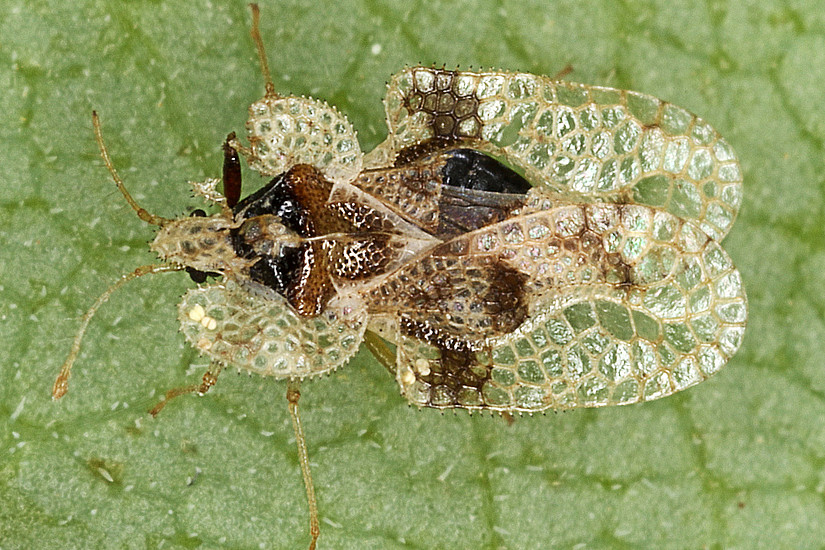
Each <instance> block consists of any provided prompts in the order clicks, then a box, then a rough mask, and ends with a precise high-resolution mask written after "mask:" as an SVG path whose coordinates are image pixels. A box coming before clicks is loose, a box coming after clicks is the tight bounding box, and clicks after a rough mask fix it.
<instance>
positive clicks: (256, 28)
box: [249, 4, 278, 97]
mask: <svg viewBox="0 0 825 550" xmlns="http://www.w3.org/2000/svg"><path fill="white" fill-rule="evenodd" d="M249 7H250V9H252V28H251V29H250V30H249V34H251V35H252V40H253V42H255V49H256V50H258V60H259V61H260V62H261V72H262V73H263V75H264V82H265V86H266V96H267V97H277V96H278V94H276V93H275V85H274V84H273V83H272V76H271V75H270V73H269V62H268V61H267V60H266V48H264V41H263V38H261V24H260V23H261V10H260V8H258V4H249Z"/></svg>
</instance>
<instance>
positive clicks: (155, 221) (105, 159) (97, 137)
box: [92, 111, 172, 226]
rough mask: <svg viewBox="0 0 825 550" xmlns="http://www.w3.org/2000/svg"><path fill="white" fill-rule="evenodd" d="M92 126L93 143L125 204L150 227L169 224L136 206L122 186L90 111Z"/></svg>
mask: <svg viewBox="0 0 825 550" xmlns="http://www.w3.org/2000/svg"><path fill="white" fill-rule="evenodd" d="M92 126H94V129H95V141H96V142H97V146H98V148H99V149H100V155H101V156H102V157H103V162H104V163H105V164H106V168H108V169H109V174H111V175H112V179H113V180H114V181H115V185H117V188H118V189H119V190H120V192H121V193H122V194H123V196H124V198H125V199H126V202H128V203H129V206H131V207H132V209H133V210H134V211H135V212H137V215H138V217H139V218H140V219H141V220H143V221H145V222H146V223H151V224H152V225H159V226H162V225H165V224H167V223H169V222H171V221H172V220H170V219H167V218H161V217H160V216H155V215H154V214H150V213H149V212H148V211H147V210H146V209H144V208H142V207H141V206H140V205H138V203H137V201H135V199H133V198H132V195H130V194H129V192H128V191H127V190H126V186H125V185H123V180H121V179H120V176H118V175H117V171H116V170H115V167H114V165H113V164H112V160H111V159H110V158H109V151H108V150H107V149H106V144H105V143H103V134H102V133H101V132H100V118H99V117H98V116H97V111H92Z"/></svg>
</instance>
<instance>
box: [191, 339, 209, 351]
mask: <svg viewBox="0 0 825 550" xmlns="http://www.w3.org/2000/svg"><path fill="white" fill-rule="evenodd" d="M195 346H196V347H197V348H198V349H199V350H201V351H209V350H210V349H211V348H212V340H209V339H207V338H201V339H200V340H198V343H197V344H195Z"/></svg>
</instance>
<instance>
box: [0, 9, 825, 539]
mask: <svg viewBox="0 0 825 550" xmlns="http://www.w3.org/2000/svg"><path fill="white" fill-rule="evenodd" d="M794 4H795V6H796V7H794V8H791V7H790V5H789V4H788V3H787V2H781V1H779V0H771V1H767V2H758V3H757V2H750V3H744V2H742V3H735V2H728V3H718V2H706V3H694V2H687V1H667V0H659V1H658V2H654V1H649V2H623V3H615V2H610V1H607V0H599V1H594V2H580V1H576V0H565V1H560V2H552V3H548V2H543V1H532V2H519V3H515V2H512V3H506V2H492V1H487V0H483V1H479V2H460V3H459V2H456V3H447V2H439V3H430V2H423V1H414V2H413V1H410V2H398V3H387V2H374V1H373V2H368V1H358V0H342V1H339V2H334V3H332V2H330V3H328V4H327V5H325V6H324V7H320V6H316V5H314V4H309V3H302V2H279V3H271V4H270V3H265V4H264V5H263V6H262V14H263V32H264V37H265V40H266V42H267V49H268V52H269V57H270V64H271V67H272V69H273V73H274V75H275V84H276V86H277V88H278V89H279V90H280V91H283V92H288V93H294V94H307V95H313V96H315V97H319V98H322V99H325V100H327V101H329V102H330V103H331V104H334V105H336V106H338V107H339V109H341V111H342V112H344V113H346V114H347V115H348V116H349V117H350V120H351V121H352V122H353V124H354V125H355V127H356V128H357V129H358V130H359V137H360V140H361V143H362V145H363V146H364V147H365V148H366V149H370V148H372V147H373V146H375V145H376V144H377V143H379V142H380V141H381V140H382V139H383V137H384V135H385V130H384V123H383V110H382V108H381V103H380V100H381V98H382V97H383V94H384V82H385V81H386V80H387V78H388V77H389V75H390V74H392V73H393V72H394V71H396V70H398V69H399V68H400V67H403V66H404V65H409V64H415V63H418V62H421V63H437V64H439V65H441V64H446V65H447V66H448V67H454V66H457V65H460V66H461V67H468V66H473V67H501V68H506V69H513V70H516V69H519V70H525V71H529V72H534V73H539V74H550V75H552V74H555V73H557V72H558V71H560V70H561V69H562V68H564V67H565V65H567V64H568V63H569V64H571V65H572V66H573V69H574V71H573V73H572V74H571V75H570V76H568V77H567V78H569V79H571V80H575V81H581V82H586V83H589V84H600V85H608V86H617V87H621V88H627V89H632V90H637V91H640V92H644V93H649V94H652V95H655V96H658V97H661V98H663V99H666V100H669V101H672V102H673V103H675V104H677V105H680V106H683V107H685V108H687V109H689V110H691V111H693V112H696V113H697V114H699V115H700V116H702V117H703V118H705V119H706V120H708V121H709V122H710V123H711V124H713V125H714V127H715V128H717V129H718V130H719V131H720V132H721V134H722V135H723V136H725V138H726V139H727V140H728V141H729V142H730V143H731V144H732V145H733V147H734V148H735V149H736V151H737V153H738V155H739V157H740V159H741V161H742V166H743V169H744V173H745V189H746V191H745V193H746V194H745V198H744V205H743V209H742V213H741V215H740V218H739V220H737V223H736V224H735V225H734V227H733V230H732V231H731V233H730V236H729V237H728V238H727V239H726V240H725V242H724V247H725V249H726V250H727V251H728V252H729V253H730V255H731V256H732V258H733V259H734V261H735V262H736V264H737V266H738V267H739V269H740V270H741V273H742V277H743V279H744V281H745V285H746V288H747V289H748V292H749V297H750V319H751V321H750V326H749V328H748V331H747V333H746V337H745V342H744V345H743V347H742V349H740V351H739V352H738V354H737V355H736V356H735V357H734V358H733V360H732V361H731V362H730V364H729V365H728V366H727V368H726V369H724V370H723V371H722V372H721V373H719V374H718V375H717V376H716V377H714V378H713V379H712V380H710V381H708V382H706V383H704V384H701V385H699V386H698V387H696V388H693V389H690V390H688V391H685V392H683V393H680V394H678V395H676V396H674V397H671V398H668V399H664V400H661V401H657V402H653V403H649V404H645V405H637V406H632V407H625V408H608V409H601V410H582V411H574V412H569V413H566V414H559V415H553V414H549V415H547V416H537V417H534V418H529V417H523V418H516V421H515V423H514V424H513V425H511V426H510V425H507V423H506V422H505V421H503V420H502V419H500V418H499V417H490V416H483V415H475V416H472V417H470V416H468V415H467V414H465V413H458V414H456V415H453V414H446V415H441V414H439V413H438V412H435V411H421V412H419V411H416V410H413V409H410V408H408V407H407V405H406V404H405V402H404V400H403V399H402V398H401V397H400V396H399V395H398V388H397V385H396V383H395V381H394V380H393V379H392V378H391V377H390V376H388V375H387V373H386V371H385V370H384V369H383V368H382V367H380V366H379V365H378V364H377V363H376V362H375V361H374V360H372V359H371V358H370V357H369V355H368V354H367V353H365V352H362V353H361V354H360V355H358V356H357V357H356V359H355V360H354V361H352V362H351V363H350V365H348V366H347V367H346V368H344V369H341V370H340V371H339V372H337V373H335V374H333V375H332V376H330V377H329V378H325V379H322V380H319V381H317V382H313V383H310V384H306V385H305V386H304V392H303V397H302V401H301V405H302V408H303V421H304V427H305V430H306V435H307V438H308V445H309V454H310V460H311V463H312V468H313V474H314V477H315V484H316V489H317V492H318V500H319V509H320V515H321V531H322V534H321V539H320V541H319V545H320V547H321V548H401V547H413V548H435V547H441V548H529V547H565V548H566V547H574V546H586V547H595V548H607V547H625V548H631V547H658V548H666V547H672V548H681V547H708V548H728V547H739V548H757V547H767V548H776V547H795V548H802V547H819V546H820V545H821V541H822V540H825V506H823V498H822V493H823V487H825V475H823V471H825V470H823V467H822V465H823V461H824V460H825V424H824V423H823V422H822V418H823V414H825V368H823V364H825V361H823V359H825V319H823V315H824V314H825V292H823V289H825V252H823V244H824V243H825V235H824V234H823V228H824V227H825V219H823V217H824V213H825V208H824V207H823V197H825V186H824V184H823V178H825V163H824V160H823V159H825V154H824V153H825V151H823V144H824V143H825V109H823V108H822V101H821V100H820V98H821V97H822V90H823V89H825V38H823V37H822V35H821V33H820V32H818V31H819V30H820V29H821V28H822V27H823V24H824V23H825V21H823V16H822V11H821V9H820V6H819V4H818V3H816V2H814V1H813V0H802V1H800V2H796V3H794ZM249 21H250V15H249V11H248V9H247V8H246V6H245V5H244V4H243V3H233V4H232V5H230V6H227V5H226V4H225V3H222V2H203V1H189V2H182V1H181V2H129V3H125V2H109V1H102V0H101V1H97V2H95V1H88V2H80V3H78V2H72V3H69V2H58V1H56V0H51V1H49V0H40V1H34V2H27V1H23V0H7V1H5V2H3V3H2V5H0V59H1V60H2V63H0V89H2V90H3V93H2V94H0V106H2V108H0V142H2V148H0V183H2V185H0V255H2V258H0V334H2V338H0V419H2V420H0V425H2V430H0V442H1V443H2V445H0V453H2V456H3V458H2V460H0V547H2V548H3V549H7V548H32V547H37V548H69V547H75V548H105V547H112V548H124V547H147V548H154V547H164V548H197V547H202V548H215V547H233V548H235V547H237V548H240V547H244V548H253V547H255V548H257V547H279V548H287V547H289V548H294V547H302V546H304V545H306V544H307V543H308V541H309V537H308V534H307V531H308V516H307V510H306V500H305V496H304V488H303V484H302V481H301V477H300V473H299V469H298V463H297V453H296V450H295V445H294V441H293V435H292V430H291V427H290V425H289V417H288V414H287V411H286V400H285V391H286V388H285V385H284V384H282V383H278V382H275V381H273V380H268V379H260V378H257V377H256V378H248V377H246V376H244V377H236V376H233V375H232V374H231V372H228V373H224V374H223V375H222V376H221V379H220V380H219V383H218V385H217V386H216V387H215V388H214V389H213V390H212V391H211V392H210V393H209V394H208V395H207V396H205V397H203V398H195V397H190V396H187V397H183V398H180V399H178V400H176V401H174V402H172V404H170V405H169V406H168V407H167V408H166V409H165V410H164V411H163V413H162V414H161V415H160V416H159V417H158V418H157V419H154V420H153V419H151V418H149V417H148V416H147V415H146V413H145V411H146V409H148V408H149V407H151V406H152V405H153V404H154V403H155V402H156V401H157V400H158V399H159V397H160V396H161V395H162V392H164V391H165V390H167V389H169V388H172V387H176V386H182V385H186V384H190V383H193V382H195V381H197V380H199V378H200V375H201V374H202V372H203V371H204V370H205V368H206V366H207V365H206V363H205V361H204V360H203V359H201V358H199V357H198V356H197V354H196V353H195V352H194V351H192V350H191V349H189V348H188V347H187V346H185V345H184V342H183V338H182V336H181V335H180V334H178V333H177V323H176V321H175V305H176V303H177V301H178V299H179V296H180V295H181V294H182V293H183V292H184V291H185V289H186V288H188V287H189V286H191V283H190V282H189V281H188V279H187V277H186V276H185V275H184V274H168V275H157V276H154V277H151V278H146V279H141V280H138V281H135V282H132V283H130V284H129V285H128V286H127V287H126V288H125V289H124V290H122V291H120V292H119V294H117V295H116V296H115V297H113V299H112V300H111V301H110V302H109V303H108V304H106V305H105V306H104V307H103V308H102V309H101V310H100V313H99V315H98V317H96V318H95V320H94V321H93V322H92V325H91V327H90V329H89V332H88V334H87V337H86V341H85V345H84V348H83V351H82V352H81V354H80V357H79V359H78V361H77V364H76V368H75V372H74V376H73V377H72V386H71V388H70V391H69V394H68V395H67V396H66V397H64V398H63V399H62V400H60V401H59V402H52V401H51V399H50V398H49V394H50V391H51V385H52V383H53V380H54V377H55V375H56V374H57V372H58V369H59V367H60V364H61V363H62V361H63V359H64V358H65V356H66V355H67V353H68V350H69V347H70V344H71V338H72V336H73V334H74V332H75V331H76V329H77V328H78V325H79V316H80V315H81V314H82V312H83V311H84V310H85V309H86V308H87V307H88V306H89V305H91V303H92V302H93V301H94V299H95V297H96V296H97V295H98V294H99V293H100V292H102V291H103V289H105V288H106V287H107V286H108V285H109V284H110V283H112V282H113V281H115V280H117V278H118V276H119V275H120V274H122V273H125V272H128V271H131V270H133V269H134V268H135V267H137V266H138V265H141V264H145V263H151V262H152V261H153V258H152V255H151V254H150V253H149V252H148V249H147V246H146V243H147V241H148V240H149V239H150V238H151V236H152V232H151V229H149V228H148V227H147V226H146V225H145V224H144V223H142V222H140V221H139V220H138V219H137V217H136V216H134V214H133V213H132V212H131V210H130V209H129V208H128V206H127V205H126V204H125V203H124V201H123V200H122V199H121V197H120V196H119V194H118V193H117V192H116V191H115V189H114V186H113V185H112V183H111V182H110V180H109V178H108V175H107V173H106V171H105V169H104V168H103V167H102V164H101V162H100V161H99V158H98V153H97V150H96V147H95V144H94V141H93V138H92V131H91V121H90V113H91V110H92V109H97V110H98V111H99V113H100V116H101V119H102V122H103V130H104V135H105V137H106V140H107V143H108V145H109V148H110V150H111V153H112V156H113V160H114V163H115V165H116V166H117V167H118V169H119V170H120V172H121V175H122V176H123V177H124V179H125V180H126V183H127V186H128V187H129V188H130V189H131V191H132V192H133V194H134V195H135V196H136V198H137V199H138V201H140V202H141V203H142V204H143V205H144V206H145V207H146V208H147V209H148V210H150V211H151V212H155V213H157V214H159V215H162V216H178V215H181V214H183V213H186V212H188V211H190V210H191V209H192V208H195V207H196V206H198V201H196V200H194V199H192V198H191V197H190V195H189V190H188V188H187V186H186V185H185V182H186V181H187V180H199V179H203V178H205V177H212V176H217V175H218V174H219V171H220V162H221V154H220V145H221V143H222V141H223V139H224V137H225V136H226V134H227V133H228V132H230V131H232V130H235V131H241V130H242V129H243V125H244V122H245V118H246V107H247V105H248V104H249V103H251V102H252V101H253V100H255V99H257V98H258V97H259V95H260V94H261V92H262V81H261V77H260V74H259V70H258V67H257V61H256V58H255V53H254V47H253V44H252V42H251V40H250V38H249V34H248V29H249ZM246 181H247V182H248V184H249V186H250V187H253V186H257V185H260V183H261V180H259V179H258V178H257V177H256V176H254V175H253V174H246Z"/></svg>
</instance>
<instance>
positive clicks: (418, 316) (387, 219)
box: [54, 9, 747, 545]
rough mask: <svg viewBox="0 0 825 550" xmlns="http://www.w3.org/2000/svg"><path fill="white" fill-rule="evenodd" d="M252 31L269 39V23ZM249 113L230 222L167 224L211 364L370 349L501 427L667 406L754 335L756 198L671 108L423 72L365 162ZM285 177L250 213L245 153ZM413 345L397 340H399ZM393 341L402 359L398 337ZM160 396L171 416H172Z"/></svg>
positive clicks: (624, 94) (284, 103) (299, 375)
mask: <svg viewBox="0 0 825 550" xmlns="http://www.w3.org/2000/svg"><path fill="white" fill-rule="evenodd" d="M253 14H254V17H253V36H255V37H256V43H257V44H258V46H259V52H262V51H263V47H262V45H261V42H260V37H259V35H258V31H257V29H258V26H257V10H254V9H253ZM261 60H262V65H263V67H264V73H265V76H266V80H267V93H266V95H265V96H264V97H263V98H262V99H261V100H260V101H258V102H256V103H254V104H253V105H252V106H251V107H250V118H249V121H248V123H247V129H248V140H249V145H248V146H244V145H243V144H242V143H240V142H239V140H237V139H236V138H235V137H234V135H230V137H229V138H228V139H227V143H226V146H225V166H224V187H225V190H226V191H225V192H226V196H223V195H221V194H219V193H218V192H217V191H216V185H217V183H218V182H217V181H216V180H210V181H207V182H205V183H200V184H195V185H194V188H195V191H196V192H197V193H198V194H199V195H201V196H202V197H204V198H206V199H208V200H209V201H211V202H213V203H215V204H217V205H218V206H219V207H220V212H219V213H217V214H214V215H211V216H193V217H189V218H183V219H177V220H168V219H164V218H160V217H158V216H154V215H151V214H149V213H147V212H146V211H145V210H142V209H141V208H140V207H139V206H138V205H137V204H136V203H135V202H134V201H133V200H132V199H131V197H129V195H128V193H126V191H125V189H124V188H123V185H122V183H121V182H120V180H119V178H118V177H117V174H116V173H115V171H114V168H113V167H112V166H111V163H110V162H109V159H108V155H107V154H106V151H105V148H104V147H103V145H102V138H100V130H99V126H98V123H97V119H95V127H96V132H97V136H98V142H99V143H100V145H101V150H102V152H103V155H104V159H105V160H106V163H107V166H109V168H110V171H111V172H112V175H113V177H114V179H115V181H116V182H117V184H118V187H119V188H120V189H121V191H122V192H123V193H124V195H125V196H126V198H127V200H128V201H129V202H130V204H131V205H132V206H133V208H135V209H136V210H137V211H138V214H139V215H140V216H141V218H142V219H144V220H145V221H147V222H149V223H153V224H155V225H158V226H159V227H160V229H159V231H158V234H157V236H156V238H155V240H154V242H153V243H152V245H151V247H152V249H153V250H154V251H155V252H157V253H158V255H159V256H160V257H161V259H162V260H163V261H164V263H163V264H161V265H157V266H146V267H144V268H139V269H138V270H137V271H135V272H134V273H132V274H131V275H129V276H127V277H126V278H125V279H123V280H122V281H121V282H120V283H118V285H116V286H115V287H113V288H111V289H109V290H108V291H107V292H106V293H105V294H104V295H103V296H102V297H101V298H100V299H99V300H98V302H97V303H96V304H95V305H94V306H93V308H92V309H91V310H90V311H89V313H87V315H86V317H85V318H84V321H83V325H82V329H81V331H80V333H79V335H78V338H77V339H76V341H75V345H74V347H73V349H72V353H71V355H70V357H69V359H68V360H67V362H66V364H65V365H64V368H63V370H62V371H61V374H60V376H59V377H58V380H57V382H56V384H55V388H54V396H55V397H60V396H62V395H63V394H64V393H65V391H66V388H67V382H68V375H69V369H70V367H71V364H72V362H73V361H74V359H75V357H76V356H77V353H78V350H79V343H80V338H81V337H82V335H83V332H84V331H85V327H86V324H87V323H88V321H89V319H90V318H91V315H92V314H93V313H94V311H95V310H96V309H97V308H98V307H99V306H100V305H101V304H102V303H103V302H104V301H105V300H106V299H107V298H108V295H109V294H110V293H111V292H112V291H113V290H114V289H115V288H117V287H119V286H120V285H121V284H123V283H124V282H125V281H126V280H129V279H131V278H134V277H136V276H141V275H143V274H147V273H156V272H161V271H170V270H182V269H186V270H188V271H189V272H190V274H191V275H192V276H193V278H195V279H196V280H199V281H202V280H204V278H205V276H206V275H207V274H213V275H216V276H219V277H220V280H219V281H218V282H214V283H210V284H207V285H205V286H199V287H198V288H195V289H192V290H190V291H189V292H187V294H186V295H185V296H184V298H183V301H182V302H181V304H180V307H179V318H180V321H181V324H182V327H183V332H184V334H185V336H186V338H187V340H188V341H189V342H191V343H192V345H193V346H195V347H196V348H197V349H198V350H199V351H200V352H201V353H203V354H205V355H207V356H209V357H210V358H211V359H212V361H213V365H212V367H211V368H210V370H209V371H208V372H207V373H206V374H205V375H204V377H203V381H202V382H201V384H198V385H193V386H189V387H185V388H180V389H176V390H172V391H170V392H169V393H168V394H167V399H169V398H171V397H174V396H176V395H180V394H182V393H186V392H200V393H204V392H205V391H207V390H208V389H209V387H211V385H213V384H214V383H215V379H216V377H217V375H218V373H219V372H220V370H221V368H222V367H223V366H229V365H232V366H235V367H237V368H239V369H244V370H247V371H250V372H256V373H259V374H261V375H265V376H273V377H276V378H281V379H287V380H288V381H289V387H288V398H289V404H290V412H291V413H292V417H293V421H294V426H295V430H296V436H297V439H298V446H299V455H300V458H301V466H302V471H303V474H304V479H305V483H306V487H307V496H308V500H309V502H310V512H311V514H310V515H311V533H312V545H314V544H315V540H316V539H317V536H318V523H317V512H316V509H315V498H314V489H313V487H312V483H311V478H310V475H309V466H308V461H307V458H306V448H305V444H304V439H303V433H302V431H301V426H300V421H299V417H298V414H297V402H298V395H299V392H298V381H300V380H302V379H304V378H306V377H311V376H315V375H319V374H322V373H326V372H329V371H331V370H333V369H335V368H337V367H339V366H341V365H343V364H345V363H346V362H347V361H348V359H349V358H350V357H351V356H352V355H353V354H354V353H355V352H356V350H357V349H358V346H359V344H360V343H361V342H362V341H365V340H366V342H367V344H368V345H370V346H371V347H372V348H373V349H375V350H376V352H380V353H379V355H380V356H381V357H382V358H383V361H384V362H386V363H388V365H387V366H388V368H390V369H391V372H393V374H394V375H395V377H396V379H397V381H398V384H399V386H400V388H401V393H402V395H404V397H405V398H406V399H407V400H408V401H409V402H410V403H412V404H415V405H418V406H426V407H434V408H441V409H445V408H464V409H468V410H470V411H473V410H491V411H499V412H502V413H510V412H516V411H517V412H528V413H532V412H535V411H542V410H546V409H551V408H552V409H556V410H558V409H570V408H577V407H597V406H606V405H622V404H630V403H636V402H640V401H648V400H652V399H657V398H659V397H663V396H666V395H669V394H672V393H674V392H677V391H680V390H682V389H684V388H687V387H689V386H692V385H694V384H697V383H699V382H701V381H703V380H705V379H706V378H707V377H709V376H711V375H712V374H714V373H715V372H717V371H718V370H719V369H720V368H721V367H722V366H723V365H724V364H725V363H726V362H727V360H728V359H729V358H730V357H731V356H732V355H733V353H734V352H735V351H736V349H737V348H738V346H739V344H740V342H741V339H742V335H743V332H744V328H745V321H746V315H747V306H746V298H745V294H744V289H743V286H742V282H741V278H740V275H739V273H738V271H736V269H735V268H734V266H733V264H732V262H731V261H730V258H729V257H728V256H727V254H726V253H725V252H724V250H722V248H721V247H720V246H719V241H721V239H722V238H723V237H724V236H725V235H726V234H727V232H728V230H729V229H730V227H731V225H732V223H733V221H734V219H735V217H736V213H737V210H738V207H739V204H740V201H741V196H742V189H741V184H742V180H741V172H740V169H739V165H738V163H737V161H736V159H735V156H734V155H733V153H732V151H731V149H730V147H729V146H728V144H727V143H726V142H725V141H724V140H723V139H722V138H721V137H720V136H719V135H718V134H717V133H716V132H715V130H713V129H712V128H711V127H710V126H708V125H707V124H706V123H705V122H704V121H703V120H701V119H699V118H697V117H695V116H693V115H691V114H689V113H687V112H686V111H684V110H683V109H680V108H678V107H675V106H673V105H671V104H669V103H666V102H663V101H661V100H658V99H656V98H653V97H650V96H647V95H643V94H638V93H635V92H628V91H623V90H615V89H610V88H600V87H594V86H585V85H580V84H572V83H568V82H563V81H557V80H552V79H549V78H546V77H541V76H535V75H531V74H525V73H509V72H478V73H475V72H466V71H448V70H443V69H433V68H426V67H415V68H410V69H406V70H404V71H402V72H401V73H399V74H397V75H395V76H394V77H393V78H392V80H391V82H390V83H389V85H388V93H387V98H386V100H385V105H386V111H387V120H388V125H389V137H388V138H387V140H386V141H385V142H384V143H383V144H381V145H380V146H379V147H377V148H376V149H375V150H374V151H372V152H371V153H369V154H366V155H364V154H363V153H362V152H361V149H360V147H359V145H358V141H357V138H356V135H355V132H354V130H353V129H352V126H351V125H350V124H349V122H348V121H347V119H346V117H344V116H343V115H342V114H340V113H339V112H338V111H337V110H336V109H335V108H333V107H330V106H328V105H327V104H325V103H323V102H321V101H318V100H315V99H311V98H296V97H283V96H279V95H278V94H276V93H275V92H274V87H273V86H272V83H271V80H270V78H269V75H268V69H267V68H266V62H265V57H264V56H263V55H262V54H261ZM238 152H239V153H240V154H241V155H242V156H243V157H245V158H246V161H247V162H248V164H249V166H250V167H251V168H253V169H254V170H256V171H258V172H260V173H261V174H263V175H265V176H270V177H272V180H271V181H270V183H269V184H268V185H266V186H265V187H264V188H262V189H260V190H259V191H257V192H255V193H253V194H252V195H250V196H248V197H246V198H245V199H243V200H240V201H239V194H238V193H239V186H240V169H239V165H238V163H237V153H238ZM386 343H390V344H392V345H393V346H394V354H393V353H392V352H391V351H389V350H391V348H389V347H387V346H386V345H385V344H386ZM382 346H383V347H382ZM164 403H165V401H163V402H161V403H160V404H159V406H158V407H156V409H154V410H153V413H156V412H157V411H158V410H160V408H161V407H162V406H163V404H164Z"/></svg>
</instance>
